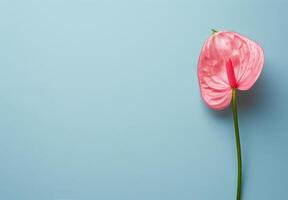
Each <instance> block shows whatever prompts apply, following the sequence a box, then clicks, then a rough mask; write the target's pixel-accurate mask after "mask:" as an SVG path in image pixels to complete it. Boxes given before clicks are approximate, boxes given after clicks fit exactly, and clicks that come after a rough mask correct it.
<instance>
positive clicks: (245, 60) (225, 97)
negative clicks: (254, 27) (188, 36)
mask: <svg viewBox="0 0 288 200" xmlns="http://www.w3.org/2000/svg"><path fill="white" fill-rule="evenodd" d="M263 64H264V53H263V49H262V48H261V47H260V46H259V45H258V44H257V43H256V42H254V41H252V40H250V39H248V38H246V37H244V36H242V35H240V34H238V33H235V32H229V31H220V32H217V33H214V34H213V35H211V36H210V37H209V38H208V39H207V41H206V42H205V44H204V46H203V48H202V50H201V54H200V57H199V61H198V79H199V84H200V90H201V95H202V98H203V99H204V101H205V102H206V104H207V105H208V106H209V107H210V108H213V109H217V110H221V109H224V108H226V107H227V106H229V104H230V102H231V99H232V90H233V89H238V90H248V89H250V88H251V87H252V86H253V84H254V83H255V82H256V80H257V79H258V77H259V75H260V73H261V71H262V68H263Z"/></svg>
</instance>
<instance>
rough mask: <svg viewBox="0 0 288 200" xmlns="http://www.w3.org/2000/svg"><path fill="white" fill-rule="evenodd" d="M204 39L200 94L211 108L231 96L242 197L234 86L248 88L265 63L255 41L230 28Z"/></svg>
mask: <svg viewBox="0 0 288 200" xmlns="http://www.w3.org/2000/svg"><path fill="white" fill-rule="evenodd" d="M212 31H213V32H214V33H213V34H212V35H211V36H210V37H209V38H208V39H207V40H206V42H205V44H204V46H203V48H202V50H201V53H200V57H199V61H198V79H199V84H200V90H201V96H202V98H203V100H204V101H205V103H206V104H207V105H208V106H209V107H210V108H212V109H216V110H221V109H224V108H226V107H227V106H229V104H230V102H231V100H232V111H233V121H234V128H235V139H236V149H237V164H238V176H237V193H236V200H240V199H241V185H242V158H241V144H240V135H239V126H238V115H237V103H236V96H237V90H248V89H250V88H251V87H252V86H253V85H254V83H255V82H256V80H257V79H258V77H259V75H260V73H261V71H262V68H263V64H264V53H263V49H262V48H261V47H260V46H259V45H258V44H257V43H256V42H254V41H252V40H250V39H248V38H246V37H244V36H242V35H240V34H238V33H235V32H231V31H219V32H218V31H215V30H212Z"/></svg>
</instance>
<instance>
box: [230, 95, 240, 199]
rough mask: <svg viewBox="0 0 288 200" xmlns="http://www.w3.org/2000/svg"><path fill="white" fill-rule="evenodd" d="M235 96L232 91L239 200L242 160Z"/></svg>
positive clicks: (238, 197)
mask: <svg viewBox="0 0 288 200" xmlns="http://www.w3.org/2000/svg"><path fill="white" fill-rule="evenodd" d="M236 96H237V90H236V89H233V91H232V110H233V120H234V128H235V139H236V148H237V163H238V177H237V195H236V200H240V199H241V185H242V158H241V143H240V136H239V127H238V116H237V102H236Z"/></svg>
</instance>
